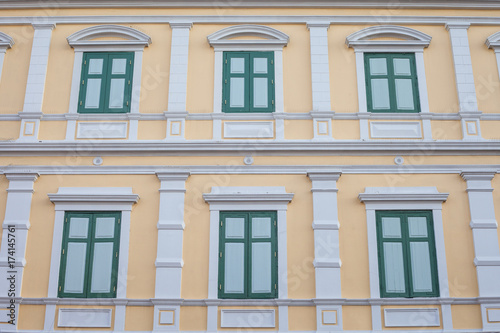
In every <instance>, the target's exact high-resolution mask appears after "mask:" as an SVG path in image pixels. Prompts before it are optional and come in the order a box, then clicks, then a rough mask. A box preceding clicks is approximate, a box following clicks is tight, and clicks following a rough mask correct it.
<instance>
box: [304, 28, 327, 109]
mask: <svg viewBox="0 0 500 333" xmlns="http://www.w3.org/2000/svg"><path fill="white" fill-rule="evenodd" d="M329 27H330V23H329V22H325V23H323V24H321V23H310V24H307V28H308V29H309V36H310V38H309V39H310V52H311V85H312V103H313V107H312V109H313V111H330V110H331V108H332V107H331V103H330V66H329V59H328V28H329Z"/></svg>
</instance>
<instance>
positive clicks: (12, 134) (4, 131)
mask: <svg viewBox="0 0 500 333" xmlns="http://www.w3.org/2000/svg"><path fill="white" fill-rule="evenodd" d="M20 129H21V122H20V121H1V122H0V133H1V134H0V141H13V140H17V139H18V138H19V130H20Z"/></svg>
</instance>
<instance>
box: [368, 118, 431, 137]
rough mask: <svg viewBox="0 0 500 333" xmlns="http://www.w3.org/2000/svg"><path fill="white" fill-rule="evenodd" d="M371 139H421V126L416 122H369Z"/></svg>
mask: <svg viewBox="0 0 500 333" xmlns="http://www.w3.org/2000/svg"><path fill="white" fill-rule="evenodd" d="M369 123H370V137H371V138H372V139H397V138H399V139H422V138H423V135H422V124H421V123H420V122H418V121H406V122H403V121H370V122H369Z"/></svg>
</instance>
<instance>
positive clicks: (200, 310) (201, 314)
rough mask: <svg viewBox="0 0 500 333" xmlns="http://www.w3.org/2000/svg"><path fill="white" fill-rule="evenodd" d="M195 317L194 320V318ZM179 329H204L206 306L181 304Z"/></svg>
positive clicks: (205, 327) (205, 328)
mask: <svg viewBox="0 0 500 333" xmlns="http://www.w3.org/2000/svg"><path fill="white" fill-rule="evenodd" d="M195 318H196V320H194V319H195ZM179 330H180V331H206V330H207V308H206V307H204V306H181V312H180V321H179Z"/></svg>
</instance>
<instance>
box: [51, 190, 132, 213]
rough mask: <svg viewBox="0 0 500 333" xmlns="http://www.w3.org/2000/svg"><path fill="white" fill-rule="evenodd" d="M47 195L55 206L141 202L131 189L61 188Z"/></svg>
mask: <svg viewBox="0 0 500 333" xmlns="http://www.w3.org/2000/svg"><path fill="white" fill-rule="evenodd" d="M47 195H48V197H49V199H50V201H52V202H53V203H55V204H72V203H74V204H78V203H86V204H92V203H94V204H98V203H102V202H106V203H123V204H129V205H132V204H135V203H137V202H138V201H139V195H137V194H133V193H132V188H130V187H60V188H59V190H58V192H57V193H49V194H47ZM96 208H97V207H96ZM109 210H112V209H109Z"/></svg>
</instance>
